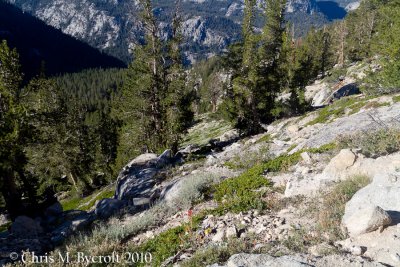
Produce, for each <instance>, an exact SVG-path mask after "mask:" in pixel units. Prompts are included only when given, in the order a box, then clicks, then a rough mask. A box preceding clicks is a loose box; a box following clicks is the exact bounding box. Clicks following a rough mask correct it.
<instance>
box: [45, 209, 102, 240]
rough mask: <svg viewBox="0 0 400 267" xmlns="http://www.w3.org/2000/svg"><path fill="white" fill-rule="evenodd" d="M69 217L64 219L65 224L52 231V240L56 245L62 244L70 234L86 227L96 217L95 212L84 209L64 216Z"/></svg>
mask: <svg viewBox="0 0 400 267" xmlns="http://www.w3.org/2000/svg"><path fill="white" fill-rule="evenodd" d="M73 215H75V216H73ZM67 217H68V218H69V220H64V223H63V224H61V225H60V226H59V227H57V228H56V229H54V230H53V231H52V232H51V241H52V243H53V244H54V245H61V244H62V243H63V242H64V241H65V239H66V238H67V237H68V236H70V235H72V234H74V233H75V232H76V231H81V230H84V229H86V228H87V227H89V226H90V225H91V224H92V223H93V221H94V220H95V219H96V215H95V214H94V213H88V212H84V211H79V212H76V213H70V214H69V216H66V217H65V216H64V218H67Z"/></svg>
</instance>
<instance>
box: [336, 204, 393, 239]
mask: <svg viewBox="0 0 400 267" xmlns="http://www.w3.org/2000/svg"><path fill="white" fill-rule="evenodd" d="M347 213H348V215H347V216H346V217H345V219H344V220H343V225H344V226H345V228H346V229H347V232H348V233H349V235H350V236H351V237H354V236H358V235H361V234H365V233H369V232H372V231H375V230H377V229H379V228H380V227H384V226H387V225H390V224H391V222H392V219H391V218H390V215H389V214H388V213H387V212H386V211H385V210H383V209H382V208H381V207H378V206H366V207H363V208H361V209H359V210H355V211H349V210H347ZM349 213H351V214H349Z"/></svg>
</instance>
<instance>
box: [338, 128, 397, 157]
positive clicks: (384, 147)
mask: <svg viewBox="0 0 400 267" xmlns="http://www.w3.org/2000/svg"><path fill="white" fill-rule="evenodd" d="M338 141H339V144H340V146H341V147H342V148H355V149H360V150H361V153H362V154H364V155H365V156H367V157H380V156H385V155H389V154H391V153H394V152H397V151H400V130H398V129H380V130H375V131H370V132H357V133H355V134H352V135H348V136H342V137H340V138H339V140H338Z"/></svg>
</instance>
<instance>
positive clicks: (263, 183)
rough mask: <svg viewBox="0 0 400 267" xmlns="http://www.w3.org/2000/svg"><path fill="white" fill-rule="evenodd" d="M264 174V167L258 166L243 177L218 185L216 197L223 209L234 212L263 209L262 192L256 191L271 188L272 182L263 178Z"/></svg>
mask: <svg viewBox="0 0 400 267" xmlns="http://www.w3.org/2000/svg"><path fill="white" fill-rule="evenodd" d="M263 172H264V170H263V168H262V165H256V166H254V167H253V168H250V169H249V170H248V171H246V172H245V173H243V174H242V175H240V176H238V177H235V178H230V179H227V180H225V181H223V182H222V183H220V184H219V185H217V186H216V187H215V194H214V197H215V199H216V200H217V201H218V202H220V203H221V208H222V209H223V210H225V211H232V212H241V211H246V210H249V209H262V208H263V206H264V203H263V201H262V200H261V197H262V192H260V191H256V190H258V189H260V188H262V187H269V186H271V183H270V181H269V180H268V179H266V178H265V177H263V176H262V174H263Z"/></svg>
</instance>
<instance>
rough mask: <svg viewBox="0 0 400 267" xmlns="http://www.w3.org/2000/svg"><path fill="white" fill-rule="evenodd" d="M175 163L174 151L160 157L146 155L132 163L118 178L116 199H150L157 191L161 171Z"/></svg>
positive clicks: (167, 151) (168, 151)
mask: <svg viewBox="0 0 400 267" xmlns="http://www.w3.org/2000/svg"><path fill="white" fill-rule="evenodd" d="M172 161H173V157H172V151H171V150H166V151H165V152H164V153H162V154H161V155H160V156H158V157H155V155H154V154H145V155H141V156H139V157H137V158H136V159H134V160H133V161H131V162H130V163H129V164H128V165H127V166H125V167H124V169H123V170H122V171H121V173H120V174H119V176H118V178H117V187H116V190H115V198H116V199H119V200H126V201H130V202H131V201H132V199H134V198H150V197H151V196H152V195H154V191H155V190H157V188H155V185H156V183H157V181H156V179H155V177H156V175H157V173H159V171H160V170H161V169H162V168H164V167H165V166H166V165H168V164H171V163H172Z"/></svg>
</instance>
